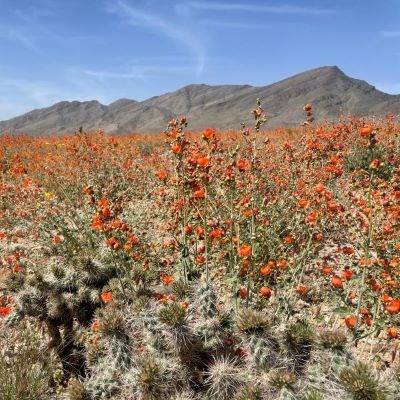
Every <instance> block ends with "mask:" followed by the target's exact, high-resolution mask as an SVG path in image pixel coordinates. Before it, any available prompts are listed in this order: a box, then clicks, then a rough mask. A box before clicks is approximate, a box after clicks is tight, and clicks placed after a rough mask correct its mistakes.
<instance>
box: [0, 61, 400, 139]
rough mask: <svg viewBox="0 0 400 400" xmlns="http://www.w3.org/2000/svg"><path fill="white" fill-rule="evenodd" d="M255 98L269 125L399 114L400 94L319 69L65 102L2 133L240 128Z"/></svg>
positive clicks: (5, 125)
mask: <svg viewBox="0 0 400 400" xmlns="http://www.w3.org/2000/svg"><path fill="white" fill-rule="evenodd" d="M257 98H260V99H261V100H262V105H263V108H264V109H265V110H266V112H267V115H268V117H269V121H268V126H269V127H276V126H282V125H284V126H293V125H298V124H299V122H301V121H302V120H303V118H304V113H303V111H302V107H303V105H304V104H305V103H312V104H313V106H314V110H315V116H316V118H317V120H321V121H322V120H324V119H326V118H327V119H332V118H336V117H338V116H339V115H343V114H344V115H347V114H351V115H355V116H364V115H372V114H374V115H382V114H384V113H386V112H388V111H391V112H393V113H400V95H389V94H387V93H383V92H380V91H379V90H377V89H375V87H373V86H371V85H369V84H368V83H367V82H365V81H362V80H358V79H353V78H350V77H348V76H347V75H345V74H344V73H343V72H342V71H341V70H340V69H339V68H338V67H321V68H316V69H313V70H310V71H306V72H303V73H300V74H298V75H295V76H292V77H290V78H287V79H284V80H282V81H280V82H277V83H274V84H272V85H268V86H263V87H254V86H249V85H221V86H208V85H189V86H185V87H184V88H182V89H179V90H177V91H175V92H172V93H166V94H163V95H161V96H157V97H152V98H150V99H148V100H144V101H141V102H138V101H134V100H129V99H120V100H117V101H115V102H113V103H112V104H110V105H108V106H106V105H103V104H101V103H99V102H98V101H96V100H93V101H86V102H79V101H72V102H67V101H62V102H60V103H57V104H54V105H53V106H51V107H47V108H42V109H37V110H33V111H30V112H28V113H26V114H23V115H21V116H18V117H15V118H12V119H9V120H7V121H2V122H0V132H12V133H21V132H24V133H28V134H46V135H50V134H60V133H71V132H74V131H75V130H76V129H78V128H79V127H80V126H82V127H83V128H84V130H86V131H90V130H96V129H100V128H101V129H103V130H105V131H106V132H107V133H110V134H117V133H127V132H160V131H162V130H163V129H164V128H165V125H166V123H167V122H168V121H169V120H170V119H171V118H174V117H176V116H180V115H186V116H187V117H188V118H189V129H190V130H200V129H203V128H204V127H207V126H212V127H215V128H219V129H238V128H240V123H241V122H242V121H245V122H250V121H251V115H250V110H251V109H252V108H254V106H255V101H256V99H257Z"/></svg>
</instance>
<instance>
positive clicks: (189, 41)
mask: <svg viewBox="0 0 400 400" xmlns="http://www.w3.org/2000/svg"><path fill="white" fill-rule="evenodd" d="M108 12H110V13H113V14H115V15H118V16H119V17H120V18H122V19H124V20H126V21H127V22H128V23H129V24H131V25H133V26H139V27H145V28H148V29H149V30H152V31H153V32H155V33H156V34H158V35H160V36H167V37H169V38H170V39H173V40H174V41H176V42H178V43H181V44H183V45H184V46H185V47H187V48H189V50H190V51H191V53H192V54H193V55H194V57H195V60H196V67H195V69H196V72H197V74H198V75H200V74H201V73H202V72H203V70H204V68H205V62H206V57H205V50H204V47H203V45H202V43H201V42H200V41H199V39H198V38H197V37H196V36H194V35H193V34H192V33H191V32H189V31H187V30H185V29H184V28H182V27H181V26H180V25H179V24H178V23H176V24H173V23H171V22H169V21H167V20H166V19H164V18H161V17H159V16H157V15H154V14H151V13H149V12H145V11H143V10H140V9H138V8H135V7H133V6H131V5H130V4H128V3H126V2H124V1H121V0H117V1H114V2H113V3H112V4H111V5H109V6H108Z"/></svg>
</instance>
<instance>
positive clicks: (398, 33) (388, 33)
mask: <svg viewBox="0 0 400 400" xmlns="http://www.w3.org/2000/svg"><path fill="white" fill-rule="evenodd" d="M380 35H381V36H382V37H385V38H398V37H400V30H399V31H381V32H380Z"/></svg>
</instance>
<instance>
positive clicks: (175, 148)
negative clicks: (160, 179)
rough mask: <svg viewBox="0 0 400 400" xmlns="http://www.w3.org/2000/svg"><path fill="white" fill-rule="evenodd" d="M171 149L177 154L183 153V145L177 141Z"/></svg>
mask: <svg viewBox="0 0 400 400" xmlns="http://www.w3.org/2000/svg"><path fill="white" fill-rule="evenodd" d="M171 150H172V152H173V153H175V154H181V153H182V146H181V145H180V144H178V143H175V144H173V145H172V146H171Z"/></svg>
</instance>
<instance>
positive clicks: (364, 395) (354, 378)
mask: <svg viewBox="0 0 400 400" xmlns="http://www.w3.org/2000/svg"><path fill="white" fill-rule="evenodd" d="M339 379H340V382H341V384H342V385H343V387H344V388H345V390H346V391H347V392H348V393H349V394H350V395H351V396H352V399H353V400H386V399H388V397H387V394H388V393H387V390H385V389H384V388H383V387H382V385H381V384H380V382H379V381H378V379H377V378H376V377H375V376H374V374H373V373H372V372H371V370H370V369H369V367H368V366H367V365H366V364H363V363H361V362H357V363H355V364H354V365H353V366H351V367H347V368H343V370H342V371H341V372H340V375H339Z"/></svg>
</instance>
